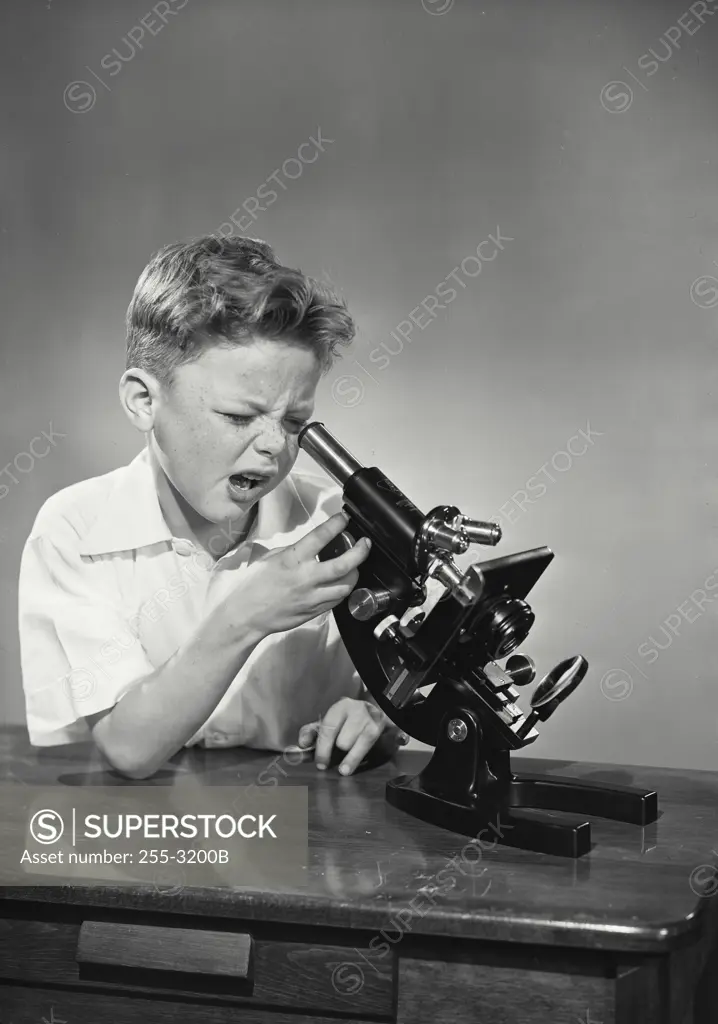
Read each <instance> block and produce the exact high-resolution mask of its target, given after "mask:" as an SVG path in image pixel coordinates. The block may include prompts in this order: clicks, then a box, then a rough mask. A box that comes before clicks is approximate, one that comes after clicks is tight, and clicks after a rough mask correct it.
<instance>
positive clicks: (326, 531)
mask: <svg viewBox="0 0 718 1024" xmlns="http://www.w3.org/2000/svg"><path fill="white" fill-rule="evenodd" d="M348 521H349V520H348V519H347V517H346V516H345V515H344V513H343V512H337V513H336V515H333V516H331V518H330V519H327V521H326V522H325V523H320V524H319V526H315V527H314V529H313V530H310V532H309V533H308V534H307V535H306V537H302V539H301V540H298V541H297V543H296V544H294V545H293V547H294V553H295V554H296V556H297V558H298V559H299V560H300V561H304V560H309V559H311V558H316V556H317V555H318V554H319V552H320V551H321V550H322V549H323V548H325V547H326V546H327V544H328V543H329V541H330V540H334V538H335V537H338V536H339V534H340V533H343V531H344V530H345V529H346V526H347V523H348Z"/></svg>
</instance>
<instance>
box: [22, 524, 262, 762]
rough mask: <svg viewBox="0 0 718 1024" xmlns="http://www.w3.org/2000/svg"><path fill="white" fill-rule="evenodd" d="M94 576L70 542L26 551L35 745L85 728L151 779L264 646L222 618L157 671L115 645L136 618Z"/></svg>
mask: <svg viewBox="0 0 718 1024" xmlns="http://www.w3.org/2000/svg"><path fill="white" fill-rule="evenodd" d="M97 568H99V567H97ZM88 569H89V570H90V572H91V570H92V566H90V567H88V566H87V565H85V564H83V563H82V559H81V557H80V556H79V554H77V553H76V550H75V547H74V544H73V543H72V539H71V538H69V537H68V538H64V537H63V536H61V535H60V536H58V537H55V538H53V540H50V539H48V538H47V537H44V536H34V537H31V538H30V540H29V541H28V542H27V544H26V546H25V550H24V552H23V557H22V563H21V570H20V586H19V625H20V645H21V658H22V675H23V686H24V689H25V698H26V705H27V718H28V730H29V732H30V739H31V741H32V742H33V743H35V744H36V745H45V744H48V743H49V744H54V743H58V742H63V741H67V740H68V739H70V738H82V732H81V731H79V730H78V725H80V724H81V723H82V722H83V720H84V721H86V722H87V725H88V726H89V727H90V729H91V732H92V736H93V739H94V740H95V742H96V744H97V746H98V748H99V749H100V751H101V752H102V753H103V754H104V755H105V757H106V758H107V759H108V761H109V762H110V763H111V764H112V765H113V766H114V767H115V768H117V770H118V771H121V772H122V773H123V774H125V775H128V776H130V777H132V778H144V777H147V776H149V775H151V774H153V772H155V771H156V770H157V769H158V768H159V767H160V766H161V765H162V764H164V763H165V761H166V760H167V758H168V757H171V756H172V755H173V754H175V753H176V752H177V751H178V750H179V749H180V748H181V747H182V746H184V744H185V743H186V742H187V741H188V740H189V739H190V738H191V736H193V735H194V733H195V732H196V731H197V730H198V729H199V728H200V727H201V726H202V725H203V723H204V722H205V721H206V720H207V718H209V716H210V715H211V713H212V712H213V711H214V709H215V708H216V706H217V704H218V703H219V701H220V699H221V697H222V696H223V694H224V692H225V691H226V689H227V688H228V686H229V684H230V683H231V682H232V680H233V679H234V677H235V675H236V674H237V672H238V671H239V669H240V668H241V667H242V665H243V664H244V662H245V661H246V659H247V657H248V656H249V654H250V653H251V651H252V650H253V649H254V647H255V646H256V644H257V643H258V641H259V639H261V637H260V636H259V635H258V634H256V633H255V632H254V631H253V630H250V629H249V628H247V629H243V628H242V623H241V616H239V617H237V616H235V617H234V621H233V628H232V630H231V631H230V630H226V629H225V630H224V631H223V630H222V619H221V617H217V618H215V619H214V620H212V621H207V622H204V623H201V624H200V626H199V628H198V629H197V631H196V632H195V633H194V634H193V636H192V637H190V638H188V640H187V641H186V642H185V644H183V645H182V647H181V648H180V649H179V650H178V651H177V652H176V653H175V654H174V655H173V656H172V657H171V658H169V659H168V661H167V662H165V664H164V665H163V666H161V667H160V668H155V667H154V666H153V665H152V663H151V662H150V661H149V659H148V657H147V655H146V653H145V651H144V649H143V647H142V644H141V642H140V640H139V637H135V638H134V641H133V642H132V643H130V644H129V645H126V646H125V647H124V649H123V650H122V651H120V650H119V649H118V648H119V645H118V644H116V643H113V642H112V640H113V637H117V636H119V637H126V636H127V635H128V632H131V630H130V622H129V621H128V616H127V611H126V610H123V609H121V608H120V607H119V606H118V604H117V603H116V602H115V601H113V599H112V597H111V595H110V594H109V593H103V588H102V586H101V585H99V584H98V579H97V578H96V579H94V580H93V579H92V578H91V576H90V577H89V578H88Z"/></svg>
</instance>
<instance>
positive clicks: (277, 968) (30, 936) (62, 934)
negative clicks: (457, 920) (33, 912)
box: [0, 918, 395, 1024]
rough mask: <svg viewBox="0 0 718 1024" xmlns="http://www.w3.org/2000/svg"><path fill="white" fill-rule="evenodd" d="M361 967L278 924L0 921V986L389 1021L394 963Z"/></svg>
mask: <svg viewBox="0 0 718 1024" xmlns="http://www.w3.org/2000/svg"><path fill="white" fill-rule="evenodd" d="M222 924H225V926H224V927H222ZM253 930H256V931H257V936H256V937H255V935H253V934H252V931H253ZM275 934H276V936H277V937H276V938H275V937H274V935H275ZM299 938H300V939H301V935H300V936H299ZM359 959H360V957H359V955H358V954H357V953H356V950H355V949H354V948H352V947H350V946H348V945H347V946H343V945H339V944H332V943H324V942H322V941H321V940H320V941H319V942H310V941H285V940H284V938H283V934H282V930H281V926H274V927H273V928H272V930H271V934H268V932H267V926H264V928H263V929H262V927H260V926H254V925H252V924H251V923H248V924H247V925H246V927H244V926H243V925H242V924H241V923H238V922H236V923H233V927H232V928H231V929H230V928H227V927H226V923H224V922H222V923H220V924H211V923H209V922H206V921H201V924H200V927H195V926H194V922H193V921H191V920H190V921H188V920H187V919H183V920H182V921H181V922H175V921H170V922H168V921H166V920H165V919H160V920H159V922H158V921H157V920H154V921H153V923H152V924H145V923H137V922H135V921H114V920H95V919H92V918H87V919H86V920H84V921H82V922H77V923H67V922H57V923H56V922H51V921H27V920H17V919H10V920H0V983H2V981H3V980H4V981H16V982H19V983H20V984H32V983H35V984H40V985H52V986H54V987H58V988H62V987H63V986H73V987H75V988H77V987H78V986H81V987H82V988H84V989H88V990H93V991H94V990H97V991H98V992H102V993H109V992H113V993H119V994H130V993H131V994H135V995H137V996H142V995H152V996H154V997H158V996H166V997H167V998H168V999H169V1000H172V999H174V998H182V999H193V998H197V999H200V1000H202V1001H206V1002H215V1003H217V1002H223V1003H225V1004H230V1005H234V1006H235V1007H236V1006H238V1005H241V1006H243V1007H247V1008H249V1007H257V1008H258V1009H260V1008H273V1007H276V1008H278V1009H281V1008H283V1007H285V1008H291V1009H293V1010H295V1011H304V1010H313V1011H318V1012H324V1013H329V1014H335V1013H339V1014H350V1013H351V1014H355V1015H356V1016H357V1017H363V1016H368V1017H379V1018H381V1017H384V1018H390V1017H392V1013H393V987H394V973H395V961H394V959H393V958H390V957H387V958H386V960H385V961H384V962H383V964H382V971H381V973H380V972H378V971H375V970H369V969H367V970H366V971H364V972H362V971H361V970H360V969H357V967H356V966H355V965H354V961H357V960H359ZM45 1016H47V1014H45ZM59 1016H63V1015H62V1014H61V1013H60V1014H59ZM11 1019H12V1020H13V1021H15V1019H14V1018H11ZM37 1019H38V1020H39V1019H41V1018H40V1017H38V1018H37ZM48 1019H49V1018H48ZM68 1019H69V1017H68ZM122 1019H123V1020H124V1018H122ZM128 1019H129V1018H128ZM150 1019H152V1018H150ZM209 1019H211V1020H213V1019H214V1018H208V1020H209ZM220 1019H222V1020H223V1019H224V1018H217V1020H220ZM243 1019H244V1018H243ZM248 1019H249V1018H248ZM257 1019H258V1020H259V1019H260V1018H259V1017H258V1018H257ZM1 1020H3V1018H2V1017H1V1016H0V1021H1ZM198 1020H199V1018H198ZM146 1022H147V1018H145V1020H144V1022H143V1024H146ZM15 1024H17V1022H15ZM73 1024H74V1022H73Z"/></svg>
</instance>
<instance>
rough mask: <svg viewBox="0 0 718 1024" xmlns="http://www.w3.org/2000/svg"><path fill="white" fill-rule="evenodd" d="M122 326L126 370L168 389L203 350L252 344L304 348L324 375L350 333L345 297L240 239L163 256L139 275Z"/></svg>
mask: <svg viewBox="0 0 718 1024" xmlns="http://www.w3.org/2000/svg"><path fill="white" fill-rule="evenodd" d="M126 324H127V361H126V364H125V366H126V369H130V368H132V367H138V368H141V369H144V370H147V371H149V372H150V373H152V374H153V375H154V376H155V377H157V379H158V380H160V381H161V383H163V384H165V385H169V384H171V382H172V376H173V372H174V370H175V368H176V367H177V366H180V365H182V364H183V363H189V362H192V361H193V360H194V359H196V358H198V357H199V356H200V355H201V353H202V351H203V350H204V349H205V348H206V346H207V345H208V344H230V345H231V344H242V343H245V344H246V343H247V342H250V341H252V340H253V339H254V338H269V339H273V340H277V341H288V342H291V343H292V344H298V345H302V346H305V347H307V348H309V349H311V350H312V351H313V352H314V354H315V355H316V357H317V359H318V361H319V364H320V366H321V367H322V370H323V371H326V370H328V369H329V367H330V366H331V365H332V363H333V361H334V357H335V355H336V351H337V347H338V346H339V345H348V344H349V343H350V342H351V340H352V338H353V337H354V333H355V327H354V321H353V320H352V318H351V316H350V315H349V312H348V311H347V307H346V303H345V302H344V300H343V299H342V298H340V297H339V296H337V295H336V294H335V293H334V292H333V291H332V290H331V289H330V288H328V287H327V286H326V285H324V284H323V283H320V282H319V281H315V280H314V279H313V278H311V277H307V276H306V275H305V274H302V273H301V271H299V270H293V269H291V268H290V267H285V266H283V265H282V264H281V263H279V261H278V260H277V258H276V256H275V255H274V252H273V250H272V248H271V247H270V246H269V245H268V244H267V243H266V242H263V241H261V240H260V239H257V238H246V237H243V236H238V237H230V238H218V237H217V236H215V235H205V236H203V237H201V238H197V239H193V240H191V241H189V242H174V243H172V244H171V245H166V246H164V248H162V249H160V250H159V252H157V253H155V255H154V256H153V257H152V259H151V260H150V262H149V263H148V264H147V266H146V267H145V269H144V270H143V272H142V274H141V275H140V278H139V280H138V282H137V285H136V287H135V291H134V294H133V296H132V301H131V302H130V305H129V307H128V309H127V318H126Z"/></svg>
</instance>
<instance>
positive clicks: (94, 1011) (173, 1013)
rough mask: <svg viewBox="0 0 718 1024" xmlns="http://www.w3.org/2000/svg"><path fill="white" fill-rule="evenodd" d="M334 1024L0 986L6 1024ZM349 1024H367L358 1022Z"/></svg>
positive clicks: (278, 1014)
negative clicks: (43, 1023) (9, 1023)
mask: <svg viewBox="0 0 718 1024" xmlns="http://www.w3.org/2000/svg"><path fill="white" fill-rule="evenodd" d="M42 1020H45V1021H47V1022H48V1024H177V1022H178V1021H191V1024H239V1021H240V1020H241V1022H242V1024H337V1019H336V1017H334V1018H330V1017H317V1016H316V1015H315V1014H313V1013H312V1014H310V1015H309V1016H307V1015H306V1014H303V1013H301V1014H295V1013H282V1012H280V1011H273V1010H254V1009H252V1008H251V1007H248V1008H247V1009H241V1010H239V1011H238V1008H237V1007H236V1006H226V1005H225V1006H208V1005H204V1006H202V1005H198V1004H196V1003H189V1004H188V1003H186V1002H172V1001H169V1000H164V999H142V998H133V997H132V996H127V995H124V996H118V995H101V994H99V993H92V992H71V991H67V990H66V991H62V990H59V989H37V988H21V987H19V986H16V985H2V984H0V1021H3V1022H4V1021H12V1024H37V1022H38V1021H42ZM351 1020H353V1021H354V1024H368V1022H367V1021H366V1020H364V1019H363V1018H359V1017H354V1018H351Z"/></svg>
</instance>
